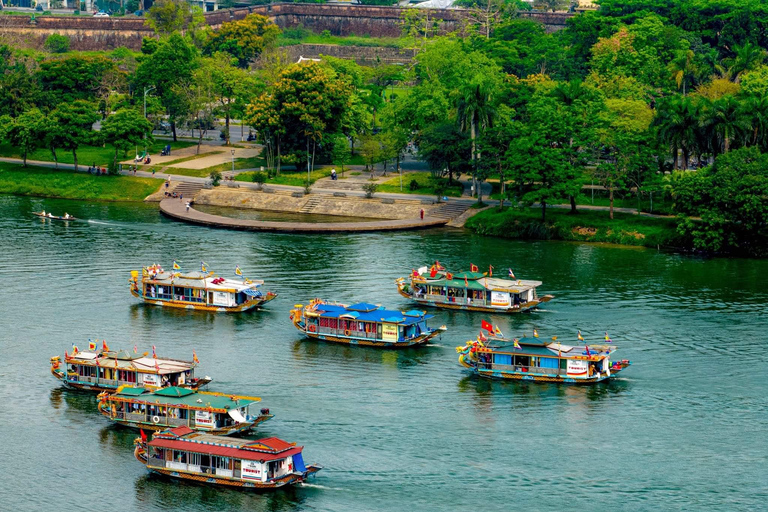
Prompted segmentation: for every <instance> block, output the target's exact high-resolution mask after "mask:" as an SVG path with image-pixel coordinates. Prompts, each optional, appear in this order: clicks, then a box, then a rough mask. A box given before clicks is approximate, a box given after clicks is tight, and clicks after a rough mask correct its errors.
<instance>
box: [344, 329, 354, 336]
mask: <svg viewBox="0 0 768 512" xmlns="http://www.w3.org/2000/svg"><path fill="white" fill-rule="evenodd" d="M351 334H352V333H351V332H349V329H347V330H346V331H344V336H350V335H351Z"/></svg>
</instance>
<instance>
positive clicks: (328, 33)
mask: <svg viewBox="0 0 768 512" xmlns="http://www.w3.org/2000/svg"><path fill="white" fill-rule="evenodd" d="M320 36H321V37H323V38H326V39H327V38H329V37H331V31H330V30H323V31H322V32H320Z"/></svg>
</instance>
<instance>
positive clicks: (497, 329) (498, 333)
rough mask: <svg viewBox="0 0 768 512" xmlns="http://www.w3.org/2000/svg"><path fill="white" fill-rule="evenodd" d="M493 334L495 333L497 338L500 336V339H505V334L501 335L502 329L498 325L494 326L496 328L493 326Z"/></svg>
mask: <svg viewBox="0 0 768 512" xmlns="http://www.w3.org/2000/svg"><path fill="white" fill-rule="evenodd" d="M493 333H494V334H495V335H496V336H498V337H499V338H503V337H504V335H503V334H501V329H499V326H498V325H494V326H493Z"/></svg>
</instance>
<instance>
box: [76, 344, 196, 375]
mask: <svg viewBox="0 0 768 512" xmlns="http://www.w3.org/2000/svg"><path fill="white" fill-rule="evenodd" d="M67 362H69V363H75V364H85V365H93V366H101V367H102V368H116V369H119V370H138V371H140V372H144V373H157V374H160V375H168V374H171V373H182V372H185V371H187V370H190V369H192V368H194V367H195V366H197V364H196V363H194V362H193V361H181V360H178V359H163V358H157V359H155V358H151V357H147V354H146V353H144V354H133V355H131V354H129V353H128V352H126V351H125V350H121V351H119V352H111V351H110V352H103V351H102V352H78V353H77V354H75V355H73V356H69V358H68V359H67ZM155 364H157V367H155ZM158 368H159V370H158Z"/></svg>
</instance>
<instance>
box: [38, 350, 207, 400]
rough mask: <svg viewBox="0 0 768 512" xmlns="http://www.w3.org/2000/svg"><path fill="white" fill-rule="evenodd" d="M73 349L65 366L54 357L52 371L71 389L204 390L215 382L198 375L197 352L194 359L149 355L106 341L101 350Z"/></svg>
mask: <svg viewBox="0 0 768 512" xmlns="http://www.w3.org/2000/svg"><path fill="white" fill-rule="evenodd" d="M92 347H93V345H92ZM153 351H154V349H153ZM72 352H73V353H72V354H69V353H67V352H65V353H64V367H63V368H62V364H61V357H60V356H53V357H52V358H51V374H53V376H54V377H56V378H57V379H59V380H60V381H61V382H62V384H64V386H65V387H67V388H72V389H82V390H87V391H99V392H102V391H108V392H112V391H116V390H117V389H118V388H119V387H120V386H133V387H136V388H142V387H144V388H148V389H157V388H160V387H163V386H169V385H170V386H179V387H187V388H190V389H200V388H202V387H204V386H206V385H208V383H210V382H211V378H210V377H208V376H206V377H204V378H197V377H195V367H197V355H195V354H194V351H193V358H194V359H195V360H194V361H181V360H179V359H166V358H154V357H147V355H148V354H147V352H144V353H143V354H137V353H133V354H130V353H128V352H126V351H124V350H121V351H116V352H112V351H110V350H108V347H107V346H106V343H104V345H103V347H102V349H101V350H96V349H95V347H94V350H89V351H85V352H80V351H79V350H78V349H77V347H74V349H73V351H72Z"/></svg>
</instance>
